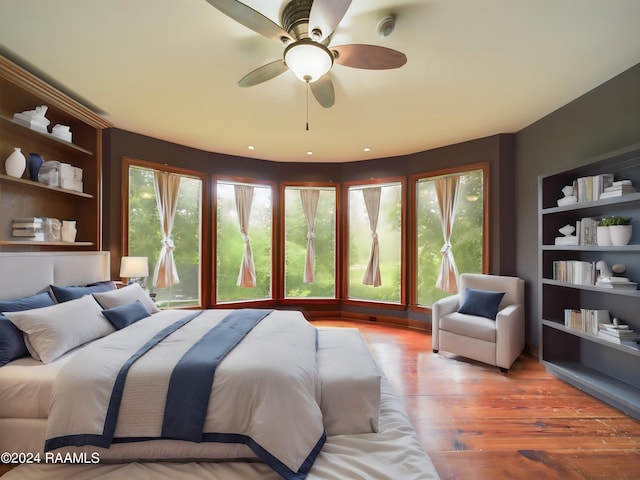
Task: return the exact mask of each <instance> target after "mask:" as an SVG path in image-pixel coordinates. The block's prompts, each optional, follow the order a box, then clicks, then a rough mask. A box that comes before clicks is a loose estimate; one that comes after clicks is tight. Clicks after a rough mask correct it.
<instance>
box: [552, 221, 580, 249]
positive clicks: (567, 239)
mask: <svg viewBox="0 0 640 480" xmlns="http://www.w3.org/2000/svg"><path fill="white" fill-rule="evenodd" d="M558 231H559V232H560V233H561V234H562V235H564V236H563V237H556V240H555V243H556V245H578V237H577V236H576V235H571V234H572V233H573V232H575V231H576V227H574V226H573V225H569V224H567V225H565V226H564V227H562V228H560V229H558Z"/></svg>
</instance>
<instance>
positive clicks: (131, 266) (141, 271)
mask: <svg viewBox="0 0 640 480" xmlns="http://www.w3.org/2000/svg"><path fill="white" fill-rule="evenodd" d="M120 276H121V277H122V278H139V277H148V276H149V259H148V258H147V257H122V260H121V261H120Z"/></svg>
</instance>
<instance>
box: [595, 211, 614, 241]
mask: <svg viewBox="0 0 640 480" xmlns="http://www.w3.org/2000/svg"><path fill="white" fill-rule="evenodd" d="M609 218H610V217H609ZM609 218H603V219H602V220H600V222H599V223H598V226H597V227H596V244H598V246H601V247H602V246H609V245H611V234H610V233H609V225H610V223H609Z"/></svg>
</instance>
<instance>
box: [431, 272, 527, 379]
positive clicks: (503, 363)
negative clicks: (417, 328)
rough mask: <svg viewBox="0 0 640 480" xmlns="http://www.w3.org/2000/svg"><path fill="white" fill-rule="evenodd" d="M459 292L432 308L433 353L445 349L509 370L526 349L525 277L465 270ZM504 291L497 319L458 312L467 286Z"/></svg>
mask: <svg viewBox="0 0 640 480" xmlns="http://www.w3.org/2000/svg"><path fill="white" fill-rule="evenodd" d="M459 287H460V288H459V293H458V294H456V295H451V296H449V297H446V298H443V299H442V300H439V301H437V302H435V303H434V304H433V306H432V309H431V328H432V343H433V352H434V353H438V351H440V350H443V351H446V352H451V353H455V354H457V355H462V356H464V357H467V358H471V359H474V360H478V361H480V362H484V363H488V364H490V365H496V366H497V367H499V368H500V370H501V371H502V372H504V373H506V372H507V371H508V370H509V368H510V367H511V365H512V364H513V362H514V361H515V359H516V358H518V356H519V355H520V353H522V351H523V350H524V328H525V326H524V280H522V279H520V278H518V277H506V276H499V275H483V274H475V273H463V274H461V275H460V282H459ZM468 288H470V289H474V290H483V291H492V292H504V296H503V297H502V300H501V301H500V305H499V307H498V313H497V315H496V317H495V320H493V319H490V318H487V317H484V316H478V315H470V314H466V313H460V312H458V309H459V308H460V305H461V303H462V301H463V300H464V298H465V291H466V289H468Z"/></svg>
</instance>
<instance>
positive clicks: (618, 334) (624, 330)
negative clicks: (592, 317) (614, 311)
mask: <svg viewBox="0 0 640 480" xmlns="http://www.w3.org/2000/svg"><path fill="white" fill-rule="evenodd" d="M598 336H599V337H601V338H604V339H605V340H609V341H610V342H614V343H619V344H623V345H624V344H629V345H631V346H637V343H636V340H638V339H640V335H638V334H637V333H636V332H634V331H633V330H632V329H631V328H629V325H623V324H613V323H603V324H600V328H599V329H598Z"/></svg>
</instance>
